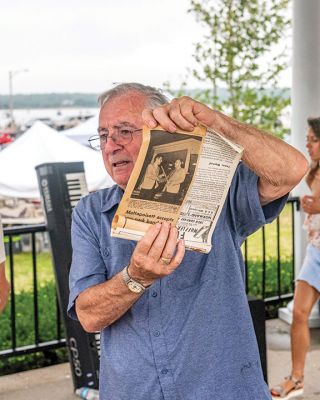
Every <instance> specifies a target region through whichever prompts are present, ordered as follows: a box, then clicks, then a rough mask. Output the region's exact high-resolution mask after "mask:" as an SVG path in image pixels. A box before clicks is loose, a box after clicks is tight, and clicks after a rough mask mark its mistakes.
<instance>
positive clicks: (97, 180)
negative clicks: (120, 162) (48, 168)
mask: <svg viewBox="0 0 320 400" xmlns="http://www.w3.org/2000/svg"><path fill="white" fill-rule="evenodd" d="M72 161H83V162H84V168H85V175H86V180H87V184H88V188H89V191H94V190H97V189H101V188H103V187H109V186H111V185H112V184H113V181H112V179H111V178H110V176H109V175H108V174H107V172H106V170H105V168H104V165H103V161H102V157H101V154H100V153H99V152H95V151H94V150H92V149H90V148H88V147H84V146H82V145H80V144H78V143H76V142H74V141H73V140H71V139H69V138H67V137H65V136H64V135H63V134H62V133H58V132H57V131H55V130H54V129H52V128H49V127H48V126H47V125H45V124H43V123H42V122H40V121H37V122H35V124H34V125H33V126H32V127H31V128H30V129H29V130H28V131H26V132H25V133H24V134H23V135H22V136H21V137H19V138H18V139H17V140H16V141H15V142H14V143H12V144H10V145H9V146H8V147H6V148H5V149H4V150H2V151H0V196H8V197H19V198H40V193H39V189H38V181H37V175H36V171H35V167H36V166H37V165H39V164H43V163H48V162H72Z"/></svg>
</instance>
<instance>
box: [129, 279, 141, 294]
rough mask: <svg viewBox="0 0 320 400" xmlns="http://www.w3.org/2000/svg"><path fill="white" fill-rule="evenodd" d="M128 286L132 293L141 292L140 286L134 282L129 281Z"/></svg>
mask: <svg viewBox="0 0 320 400" xmlns="http://www.w3.org/2000/svg"><path fill="white" fill-rule="evenodd" d="M128 288H129V289H130V290H131V292H134V293H140V292H142V287H141V286H140V285H139V284H138V283H136V282H132V281H129V282H128Z"/></svg>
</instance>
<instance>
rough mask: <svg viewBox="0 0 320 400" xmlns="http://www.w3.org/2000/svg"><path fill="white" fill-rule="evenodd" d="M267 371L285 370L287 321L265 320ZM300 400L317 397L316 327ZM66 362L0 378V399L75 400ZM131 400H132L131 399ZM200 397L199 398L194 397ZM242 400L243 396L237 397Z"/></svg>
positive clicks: (275, 377) (275, 378) (276, 376)
mask: <svg viewBox="0 0 320 400" xmlns="http://www.w3.org/2000/svg"><path fill="white" fill-rule="evenodd" d="M267 341H268V374H269V383H270V384H271V385H273V384H276V383H279V382H280V381H281V379H282V378H283V377H284V376H285V375H287V374H288V373H289V368H290V351H289V346H290V336H289V327H288V325H287V324H285V323H283V322H281V321H279V320H272V321H268V322H267ZM305 376H306V381H305V387H306V389H305V395H304V397H303V399H304V400H319V399H320V329H313V330H312V345H311V351H310V353H309V355H308V360H307V366H306V371H305ZM76 399H79V397H77V396H75V395H74V394H73V387H72V379H71V376H70V370H69V365H68V364H60V365H55V366H53V367H47V368H42V369H38V370H34V371H28V372H22V373H18V374H13V375H7V376H3V377H0V400H76ZM132 400H134V399H132ZM195 400H201V399H195ZM241 400H245V399H241Z"/></svg>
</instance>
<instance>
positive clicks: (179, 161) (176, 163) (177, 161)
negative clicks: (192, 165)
mask: <svg viewBox="0 0 320 400" xmlns="http://www.w3.org/2000/svg"><path fill="white" fill-rule="evenodd" d="M174 166H175V168H176V169H180V168H181V160H176V162H175V163H174Z"/></svg>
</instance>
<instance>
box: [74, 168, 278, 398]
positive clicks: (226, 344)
mask: <svg viewBox="0 0 320 400" xmlns="http://www.w3.org/2000/svg"><path fill="white" fill-rule="evenodd" d="M122 194H123V192H122V190H121V189H120V188H119V187H118V186H114V187H112V188H111V189H105V190H101V191H98V192H96V193H94V194H92V195H89V196H87V197H85V198H83V199H82V200H81V201H80V202H79V203H78V205H77V207H76V208H75V210H74V213H73V223H72V242H73V260H72V267H71V273H70V303H69V315H71V316H72V317H73V318H76V315H75V311H74V302H75V299H76V298H77V296H78V295H79V293H81V292H82V291H83V290H85V289H86V288H88V287H90V286H92V285H96V284H99V283H102V282H104V281H106V280H108V279H110V278H112V277H113V276H114V275H115V274H117V273H118V272H119V271H121V270H122V269H123V268H124V266H125V265H127V264H128V262H129V260H130V257H131V255H132V252H133V250H134V248H135V245H136V243H135V242H132V241H129V240H124V239H119V238H113V237H111V236H110V226H111V221H112V218H113V216H114V214H115V211H116V208H117V206H118V204H119V202H120V200H121V197H122ZM285 201H286V197H284V198H282V199H280V200H277V201H275V202H273V203H270V204H268V205H267V206H265V207H261V205H260V201H259V196H258V191H257V176H256V175H255V174H254V173H253V172H251V171H250V170H249V169H248V168H247V167H246V166H245V165H244V164H243V163H240V165H239V167H238V169H237V172H236V174H235V176H234V179H233V181H232V185H231V187H230V190H229V193H228V196H227V199H226V202H225V205H224V207H223V210H222V212H221V215H220V217H219V221H218V223H217V225H216V228H215V231H214V234H213V237H212V250H211V252H210V253H209V254H201V253H197V252H192V251H187V252H186V255H185V257H184V259H183V262H182V263H181V265H180V266H179V267H178V268H177V270H176V271H174V272H173V273H172V274H171V275H169V276H167V277H165V278H163V279H160V280H157V281H156V282H155V283H154V284H153V285H152V286H151V287H150V288H149V289H148V290H146V292H145V293H144V294H143V295H142V296H141V297H140V298H139V300H138V301H137V302H136V303H135V304H134V305H133V306H132V307H131V309H129V310H128V311H127V313H126V314H125V315H124V316H122V317H121V318H120V319H119V320H117V321H116V322H114V323H113V324H112V325H111V326H109V327H107V328H105V329H104V330H103V331H102V332H101V360H100V399H101V400H178V399H179V400H238V399H244V400H267V399H271V397H270V394H269V391H268V388H267V386H266V384H265V382H264V380H263V376H262V372H261V366H260V359H259V352H258V348H257V343H256V338H255V333H254V329H253V325H252V321H251V316H250V312H249V308H248V302H247V298H246V293H245V285H244V263H243V259H242V254H241V250H240V246H241V244H242V242H243V241H244V239H245V238H246V237H247V236H248V235H250V234H251V233H253V232H254V231H255V230H257V229H258V228H259V227H260V226H262V225H263V224H264V223H266V222H271V220H273V219H274V218H275V216H276V215H277V214H278V213H279V212H280V210H281V209H282V207H283V205H284V204H285Z"/></svg>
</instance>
